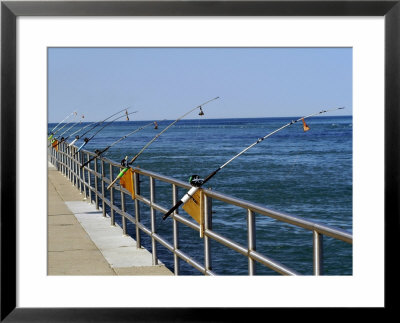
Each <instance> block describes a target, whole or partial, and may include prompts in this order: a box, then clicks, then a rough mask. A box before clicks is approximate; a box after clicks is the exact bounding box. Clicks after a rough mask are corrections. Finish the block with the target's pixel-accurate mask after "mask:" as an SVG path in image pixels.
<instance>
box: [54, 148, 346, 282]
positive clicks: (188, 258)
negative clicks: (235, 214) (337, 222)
mask: <svg viewBox="0 0 400 323" xmlns="http://www.w3.org/2000/svg"><path fill="white" fill-rule="evenodd" d="M93 157H96V155H95V154H94V153H92V152H89V151H86V150H81V151H79V152H77V147H75V146H71V147H68V145H67V144H66V143H65V142H62V143H60V144H59V145H58V146H57V149H56V148H54V147H50V148H49V159H50V162H51V163H52V164H53V165H55V166H56V167H57V169H58V170H59V171H61V172H62V173H63V174H64V175H65V176H66V177H68V179H69V180H70V181H71V182H72V183H73V184H74V185H75V186H76V187H77V189H79V190H80V192H81V193H82V194H84V195H85V196H86V197H88V198H89V202H90V203H95V205H96V208H97V209H100V208H101V209H102V212H103V216H109V217H110V221H111V224H112V225H115V215H116V214H117V215H119V216H121V222H122V229H123V232H124V234H127V221H129V223H132V224H133V225H134V227H135V238H136V245H137V247H138V248H141V247H142V233H144V234H146V235H147V236H148V237H149V238H150V240H151V250H150V251H151V253H152V255H153V265H157V264H158V263H159V259H158V251H157V249H158V245H162V246H163V247H164V248H165V249H166V250H167V251H168V252H170V253H171V254H172V256H173V264H174V265H173V267H174V268H173V270H174V273H175V275H179V273H180V261H181V260H183V261H185V262H186V263H188V264H189V265H190V266H192V267H193V268H195V269H196V270H198V271H199V272H201V273H203V274H204V275H216V273H215V272H214V271H213V270H212V263H211V255H212V247H211V240H213V241H215V242H217V243H218V244H219V245H222V246H225V247H227V248H229V249H231V250H234V251H235V252H237V253H239V254H241V255H243V256H244V257H247V259H248V274H249V275H254V274H256V270H255V268H256V266H255V264H256V263H259V264H261V265H263V266H266V267H268V268H269V269H271V270H273V271H275V272H276V273H279V274H282V275H299V273H298V272H297V271H296V270H294V269H292V268H289V267H287V266H285V265H283V264H282V263H280V262H279V261H276V260H274V259H272V258H271V257H268V256H266V255H263V254H261V253H260V252H258V251H257V250H256V236H255V232H256V222H255V216H256V214H257V215H262V216H266V217H268V218H271V219H274V220H276V221H279V222H281V223H286V224H289V225H293V226H295V227H297V228H302V229H305V230H309V231H310V232H312V244H313V274H314V275H321V274H323V237H324V236H327V237H330V238H333V239H337V240H340V241H343V242H345V243H348V244H352V242H353V238H352V234H351V233H349V232H347V231H345V230H342V229H337V228H334V227H331V226H328V225H324V224H320V223H317V222H313V221H308V220H305V219H303V218H300V217H296V216H293V215H289V214H285V213H282V212H278V211H274V210H271V209H268V208H265V207H264V206H262V205H259V204H256V203H252V202H249V201H245V200H242V199H238V198H235V197H232V196H229V195H226V194H222V193H219V192H216V191H213V190H209V189H203V199H204V200H203V202H204V208H203V210H204V211H203V212H204V214H203V216H204V223H203V224H202V225H200V224H199V223H197V222H194V221H192V220H190V219H188V218H186V217H184V216H182V215H181V214H178V212H176V211H175V212H174V214H172V216H171V217H172V242H170V241H169V240H168V238H166V237H165V236H162V234H160V233H158V232H157V228H156V217H155V216H156V212H160V213H163V214H164V213H166V212H167V211H168V209H169V208H170V207H171V206H172V205H174V204H175V203H176V202H177V193H178V189H179V188H180V189H184V190H188V189H190V187H191V186H190V185H189V184H188V183H185V182H182V181H180V180H177V179H174V178H172V177H168V176H164V175H161V174H158V173H155V172H152V171H148V170H145V169H141V168H135V169H134V173H133V182H134V187H135V198H134V200H133V208H132V213H130V210H127V202H126V196H130V194H131V193H130V192H129V191H128V190H127V189H125V188H124V187H122V186H121V185H119V184H117V183H116V184H115V185H114V186H112V187H111V188H110V190H109V192H108V193H107V192H106V191H108V190H107V189H106V187H107V186H108V184H110V183H111V181H112V180H113V178H114V177H115V176H116V174H115V171H118V172H119V171H120V169H121V165H120V164H118V163H116V162H114V161H112V160H110V159H108V158H106V157H102V156H100V157H97V158H95V159H94V160H93V161H91V162H89V163H88V164H87V165H86V166H85V167H83V168H82V169H81V167H80V165H81V162H80V161H88V160H89V159H90V158H93ZM142 177H144V178H147V179H148V180H149V187H148V188H149V196H147V197H146V196H145V195H143V194H141V190H142V186H141V183H142V182H143V180H142V179H141V178H142ZM157 182H160V183H164V184H168V185H170V186H171V188H172V198H171V200H170V202H169V204H168V205H167V206H165V205H164V206H163V205H161V204H159V203H157V201H156V199H155V196H156V186H157V185H156V183H157ZM163 190H164V187H163ZM116 192H119V199H118V203H116V198H115V194H116ZM213 200H217V201H220V202H223V203H226V204H229V205H232V206H236V207H239V208H240V209H242V210H243V212H245V214H246V217H247V233H244V234H245V235H246V236H247V245H243V244H240V243H238V242H236V241H234V240H232V239H231V238H228V237H226V236H224V235H222V234H221V233H218V232H216V231H215V230H213V228H212V212H213V206H212V205H213ZM164 202H165V201H164ZM117 204H119V206H118V205H117ZM143 206H144V207H146V208H147V209H148V210H149V214H148V215H146V218H142V212H141V210H142V207H143ZM106 208H109V214H106ZM144 220H146V221H144ZM145 222H149V224H147V225H146V224H145ZM178 223H179V224H181V225H183V226H185V227H187V228H189V229H191V230H194V231H197V232H199V233H200V236H201V237H202V238H203V240H204V243H203V248H204V260H203V261H199V260H197V259H195V256H192V255H188V254H187V252H184V251H183V250H182V248H181V247H180V243H181V239H180V234H179V229H178Z"/></svg>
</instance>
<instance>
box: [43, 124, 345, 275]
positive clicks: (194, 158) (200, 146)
mask: <svg viewBox="0 0 400 323" xmlns="http://www.w3.org/2000/svg"><path fill="white" fill-rule="evenodd" d="M290 120H291V119H290V118H260V119H213V120H208V119H201V118H200V117H199V118H198V119H194V120H181V121H179V122H178V123H177V124H176V125H174V126H173V127H171V128H170V129H169V130H168V131H166V132H165V133H164V134H162V135H161V136H160V137H159V138H158V139H157V140H156V141H155V142H154V143H153V144H152V145H150V146H149V148H148V149H147V150H145V152H144V153H143V154H142V155H141V156H140V157H139V158H138V160H137V163H136V166H137V165H138V166H140V167H141V168H143V169H146V170H150V171H153V172H157V173H160V174H163V175H166V176H169V177H174V178H176V179H180V180H183V181H187V180H188V178H189V176H190V175H192V174H199V175H200V176H201V177H206V176H207V175H208V174H209V173H210V172H212V171H213V170H215V169H216V168H218V167H219V166H220V165H222V164H223V163H225V162H226V161H227V160H229V159H230V158H231V157H232V156H234V155H236V154H237V153H238V152H240V151H241V150H242V149H244V148H245V147H247V146H249V145H250V144H252V143H253V142H255V141H256V140H257V139H258V138H260V137H263V136H265V135H266V134H267V133H269V132H271V131H273V130H275V129H277V128H279V127H281V126H282V125H284V124H285V123H287V122H289V121H290ZM171 122H172V120H171V121H163V122H159V128H158V130H155V129H154V128H153V127H152V126H150V127H147V128H146V129H144V130H142V131H140V132H138V133H136V134H134V135H132V136H130V137H128V138H127V139H125V140H123V141H121V142H120V143H119V144H118V145H115V146H113V147H112V148H111V149H110V150H109V151H108V152H107V154H106V156H107V157H108V158H110V159H112V160H115V161H120V160H122V159H123V158H124V157H125V156H126V155H128V156H130V158H132V157H133V156H134V155H136V153H137V152H138V151H139V150H140V149H141V148H142V147H143V146H144V145H145V144H146V143H147V142H148V141H149V140H151V139H152V138H153V137H154V136H155V135H156V134H157V133H158V132H160V131H162V130H163V129H164V128H165V127H166V126H167V125H168V124H170V123H171ZM147 123H148V121H129V122H126V121H125V122H114V123H113V124H111V125H110V126H109V127H106V128H105V129H104V130H103V131H101V132H100V133H99V134H98V135H97V136H96V137H94V138H93V140H92V141H90V142H89V143H88V144H87V146H86V149H87V150H89V151H94V150H95V149H101V148H105V147H106V146H108V145H109V144H110V143H112V142H114V141H116V140H118V139H119V138H120V137H122V136H124V135H126V134H127V133H129V132H131V131H133V130H134V129H136V128H138V127H140V126H142V125H144V124H147ZM307 123H308V125H309V126H310V128H311V130H310V131H308V132H303V129H302V126H301V124H295V125H293V126H291V127H288V128H286V129H284V130H283V131H280V132H278V133H277V134H275V135H273V136H271V137H269V138H268V139H267V140H265V141H263V142H261V143H260V144H258V145H256V146H255V147H254V148H252V149H250V150H249V151H248V152H246V153H245V154H244V155H242V156H240V157H239V158H238V159H236V160H235V161H233V162H232V163H231V164H229V165H228V166H227V167H226V168H224V169H223V170H221V171H220V172H219V173H218V174H217V175H216V176H215V177H214V178H213V179H212V180H210V181H209V182H208V183H207V184H206V187H207V188H210V187H211V188H212V189H213V190H216V191H218V192H221V193H224V194H228V195H232V196H234V197H237V198H240V199H244V200H248V201H251V202H255V203H258V204H261V205H263V206H265V207H267V208H270V209H274V210H277V211H281V212H285V213H289V214H292V215H296V216H299V217H303V218H305V219H308V220H312V221H317V222H319V223H322V224H326V225H330V226H334V227H337V228H341V229H344V230H347V231H349V232H352V117H315V118H310V119H308V120H307ZM54 126H55V124H49V128H50V129H51V128H52V127H54ZM75 130H76V129H74V131H75ZM89 135H90V133H89ZM71 140H72V139H71ZM71 140H69V141H71ZM77 145H80V141H79V142H77ZM142 184H143V188H142V193H143V194H144V195H147V196H148V195H149V193H148V191H149V190H148V181H146V180H145V179H143V183H142ZM165 187H166V189H164V186H163V185H162V184H160V185H158V187H157V195H156V199H157V201H158V202H159V203H160V204H162V205H163V206H165V207H166V208H169V207H170V206H171V205H170V204H169V203H171V202H168V201H170V197H171V190H170V188H169V187H168V186H165ZM167 187H168V188H167ZM183 194H184V192H183V191H182V192H181V195H183ZM116 195H119V194H116ZM164 200H165V202H164ZM127 204H128V205H127V207H128V210H131V211H130V213H132V214H134V206H133V203H132V201H129V203H127ZM180 213H184V212H183V211H181V212H180ZM141 214H142V219H143V221H144V222H145V223H146V222H147V223H148V225H149V226H150V221H149V220H148V217H149V213H148V211H147V208H144V207H143V208H142V209H141ZM156 218H157V223H156V225H157V231H158V233H159V234H160V235H165V237H166V238H167V240H169V241H170V242H171V243H172V221H171V220H170V219H168V220H166V221H163V220H162V219H161V218H162V214H161V213H156ZM117 220H120V219H117ZM256 224H257V231H256V237H257V244H256V249H257V251H259V252H261V253H262V254H264V255H266V256H268V257H271V258H273V259H275V260H278V261H280V262H281V263H283V264H284V265H286V266H289V267H290V268H293V269H294V270H296V271H298V272H300V273H302V274H312V233H311V232H309V231H307V230H303V229H298V228H296V227H294V226H291V225H285V224H281V223H278V222H277V221H275V220H272V219H269V218H267V217H265V216H261V215H256ZM179 229H180V242H179V243H180V248H181V249H182V250H183V251H184V252H187V253H188V254H189V255H190V256H192V257H193V258H194V259H196V260H197V261H198V262H200V263H203V262H204V241H203V240H202V239H200V238H199V237H198V233H197V232H193V231H192V230H189V229H186V228H185V227H184V226H183V225H180V227H179ZM128 230H129V232H130V233H131V234H132V236H133V237H135V231H134V228H133V225H129V227H128ZM213 230H215V231H216V232H218V233H221V234H224V235H225V236H227V237H229V238H230V239H232V240H235V241H237V242H239V243H242V244H243V245H246V244H247V236H246V234H247V224H246V212H245V210H241V209H239V208H236V207H233V206H229V205H226V204H223V203H220V202H218V201H214V202H213ZM142 239H143V244H144V245H145V246H146V247H148V248H149V249H150V246H151V242H150V240H149V239H148V237H147V236H146V235H145V234H143V235H142ZM211 246H212V269H213V271H215V272H216V273H217V274H220V275H247V273H248V263H247V258H246V257H244V256H241V255H239V254H238V253H236V252H234V251H230V250H229V249H228V248H226V247H222V246H220V245H219V244H217V243H216V242H215V241H212V242H211ZM158 256H159V258H160V259H161V261H162V262H164V263H165V264H166V265H167V266H168V267H170V268H171V269H172V268H173V257H172V256H171V254H170V253H169V252H168V251H167V250H166V249H165V248H164V247H162V246H159V250H158ZM324 260H325V261H324V270H325V274H328V275H351V274H352V246H351V245H349V244H347V243H344V242H340V241H336V240H334V239H330V238H324ZM181 263H182V264H181V274H187V275H198V274H200V273H198V272H197V270H195V269H193V268H191V267H190V266H189V265H187V264H186V263H185V262H184V261H182V262H181ZM257 274H274V273H273V272H272V271H271V270H269V269H267V268H264V267H263V266H261V265H257Z"/></svg>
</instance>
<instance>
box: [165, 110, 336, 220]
mask: <svg viewBox="0 0 400 323" xmlns="http://www.w3.org/2000/svg"><path fill="white" fill-rule="evenodd" d="M340 109H344V107H340V108H336V109H331V110H322V111H320V112H317V113H313V114H310V115H308V116H305V117H301V118H299V119H297V120H292V121H291V122H289V123H287V124H285V125H283V126H282V127H280V128H278V129H276V130H274V131H272V132H270V133H269V134H267V135H265V136H264V137H262V138H259V139H257V141H256V142H254V143H253V144H251V145H250V146H248V147H246V148H245V149H243V150H242V151H241V152H240V153H238V154H237V155H235V156H233V157H232V158H231V159H229V160H228V161H227V162H225V163H224V164H222V165H221V166H219V167H218V168H217V169H216V170H214V171H213V172H211V173H210V174H209V175H208V176H207V177H206V178H205V179H200V178H199V176H198V175H192V176H190V179H189V182H190V184H191V185H192V188H191V189H190V190H189V191H188V192H187V193H186V194H185V195H184V196H183V197H182V198H181V199H180V200H179V201H178V202H177V203H176V204H175V205H174V206H173V207H172V208H171V209H170V210H169V211H168V212H167V213H165V214H164V216H163V220H165V219H166V218H168V216H169V215H170V214H171V213H172V212H174V211H175V210H176V209H178V208H179V206H181V205H182V204H185V203H186V202H187V201H189V199H190V198H192V197H193V195H194V193H196V192H197V190H199V188H201V187H202V186H203V185H204V184H205V183H207V182H208V181H209V180H210V179H211V178H213V177H214V176H215V175H216V174H217V173H218V172H219V171H220V170H221V169H222V168H224V167H225V166H226V165H228V164H229V163H231V162H232V161H233V160H235V159H236V158H238V157H239V156H240V155H242V154H244V153H245V152H246V151H248V150H249V149H250V148H252V147H254V146H255V145H257V144H259V143H260V142H262V141H263V140H264V139H267V138H268V137H270V136H272V135H273V134H275V133H277V132H279V131H281V130H283V129H285V128H286V127H289V126H291V125H292V124H294V123H296V122H299V121H301V120H302V121H303V127H304V131H308V130H309V129H310V128H309V127H308V126H307V124H306V123H305V122H304V119H307V118H310V117H313V116H316V115H319V114H322V113H326V112H330V111H336V110H340Z"/></svg>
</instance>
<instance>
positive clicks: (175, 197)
mask: <svg viewBox="0 0 400 323" xmlns="http://www.w3.org/2000/svg"><path fill="white" fill-rule="evenodd" d="M177 200H178V189H177V187H176V185H175V184H172V204H173V205H175V204H176V202H177ZM176 213H177V210H175V212H174V214H176ZM172 221H173V231H174V232H173V235H174V250H175V251H176V250H178V249H179V226H178V221H176V219H175V218H173V220H172ZM179 271H180V261H179V257H178V255H177V254H176V252H174V274H175V276H178V275H179Z"/></svg>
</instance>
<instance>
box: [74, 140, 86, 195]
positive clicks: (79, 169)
mask: <svg viewBox="0 0 400 323" xmlns="http://www.w3.org/2000/svg"><path fill="white" fill-rule="evenodd" d="M71 147H73V149H72V153H73V154H74V156H75V159H76V162H78V161H79V154H76V151H77V149H76V148H75V147H74V146H71ZM82 172H83V168H82V169H81V168H80V167H78V175H79V176H78V177H79V192H80V193H81V194H82V191H83V188H82V186H84V185H82Z"/></svg>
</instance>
